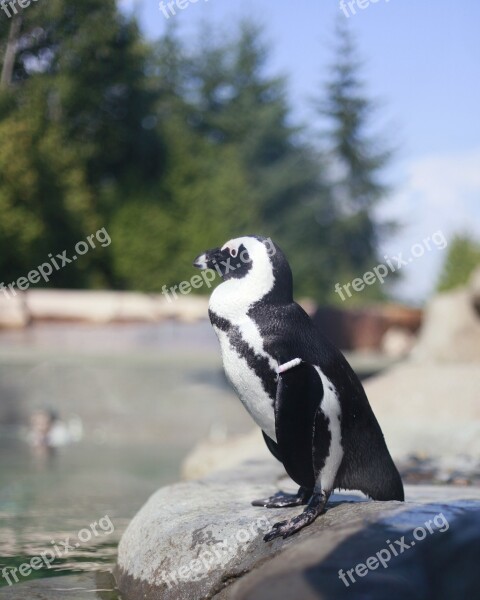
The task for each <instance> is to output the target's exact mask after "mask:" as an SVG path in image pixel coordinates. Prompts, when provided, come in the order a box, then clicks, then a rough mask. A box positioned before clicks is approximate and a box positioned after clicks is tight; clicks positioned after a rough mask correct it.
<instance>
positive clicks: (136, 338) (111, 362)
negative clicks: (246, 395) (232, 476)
mask: <svg viewBox="0 0 480 600" xmlns="http://www.w3.org/2000/svg"><path fill="white" fill-rule="evenodd" d="M39 408H40V409H46V408H48V409H49V410H53V411H55V413H56V414H57V415H58V416H59V418H60V420H61V421H62V422H64V423H66V424H68V423H70V422H73V421H74V422H75V423H76V424H77V429H78V428H80V432H81V434H80V435H79V436H78V437H79V439H78V440H77V441H74V442H73V441H72V443H68V444H66V445H64V446H61V447H58V448H56V449H55V450H54V451H51V450H46V449H45V448H34V447H32V446H31V445H30V444H29V443H28V429H29V423H30V419H31V415H32V412H34V411H36V410H38V409H39ZM251 426H252V424H251V421H250V419H249V417H248V415H247V414H246V413H245V411H244V410H243V408H242V407H241V405H240V403H239V402H238V400H237V399H236V398H235V397H234V395H233V393H232V392H231V390H230V389H229V388H228V386H227V385H226V382H225V380H224V378H223V375H222V372H221V366H220V359H219V354H218V350H217V347H216V340H215V339H214V338H213V337H212V333H211V330H210V328H209V326H208V324H207V323H204V324H197V325H179V324H172V323H167V324H164V325H148V326H143V325H141V326H140V325H139V326H110V327H87V326H77V325H75V326H73V325H68V324H64V325H58V324H57V325H42V326H38V327H35V328H33V329H29V330H26V331H21V332H3V333H2V334H0V588H1V589H0V597H1V598H17V597H22V593H20V590H23V589H24V588H23V587H22V585H25V584H26V585H27V586H28V585H29V587H28V590H29V591H28V592H25V593H26V594H27V595H31V594H32V593H35V594H37V592H38V594H39V596H38V597H41V598H44V597H45V598H49V597H52V598H53V597H55V598H57V596H56V595H55V594H56V593H60V596H59V597H62V595H61V594H62V593H61V592H58V591H57V592H55V590H58V589H59V586H58V583H57V582H59V581H61V580H59V579H57V578H58V577H59V576H66V575H70V576H71V575H75V574H76V575H77V576H80V580H79V581H80V585H79V587H78V589H77V588H74V589H76V590H77V591H76V592H75V594H76V595H75V598H82V599H83V598H85V599H86V598H89V599H90V600H91V599H92V597H95V596H94V595H92V593H91V591H87V588H88V589H89V590H91V589H92V585H94V588H93V589H103V590H109V589H113V587H114V582H113V581H112V580H111V579H109V578H108V575H107V572H108V570H109V569H110V568H111V567H112V566H113V565H114V563H115V557H116V549H117V546H118V542H119V540H120V537H121V535H122V533H123V531H124V530H125V527H126V526H127V523H128V522H129V520H130V519H131V518H132V517H133V515H134V514H135V513H136V511H137V510H138V509H139V508H140V507H141V505H142V504H143V503H144V502H145V501H146V500H147V498H148V497H149V495H150V494H152V493H153V492H154V491H155V490H156V489H158V488H159V487H161V486H163V485H166V484H168V483H171V482H174V481H177V480H178V479H179V477H180V465H181V463H182V460H183V458H184V457H185V456H186V455H187V453H188V452H189V450H190V449H191V448H192V446H194V445H195V443H196V442H198V441H199V440H201V439H203V438H205V437H208V436H224V435H227V434H232V433H233V434H234V433H243V432H246V431H248V430H249V429H251ZM35 557H38V560H37V561H34V562H33V563H31V561H32V559H35ZM27 563H30V565H34V566H35V568H31V566H30V568H29V565H28V564H27ZM22 565H23V566H22ZM4 569H6V570H4ZM14 569H16V571H15V570H14ZM3 574H6V575H7V577H4V576H2V575H3ZM82 577H83V578H84V580H85V581H87V582H90V583H89V585H86V586H82V584H81V582H82V581H83V580H82V579H81V578H82ZM85 578H86V579H85ZM17 580H18V581H17ZM62 581H63V580H62ZM75 581H77V580H75ZM28 582H30V584H28ZM92 582H93V583H92ZM9 583H12V584H13V585H12V586H9ZM60 589H62V588H61V586H60ZM82 589H85V593H83V592H82ZM49 590H51V592H50V593H49ZM32 591H33V592H32ZM19 593H20V595H18V594H19ZM41 594H43V595H41ZM65 597H67V596H65ZM68 597H69V598H70V597H71V595H70V594H68ZM96 597H102V598H107V597H108V598H115V597H116V594H115V592H108V591H104V592H98V595H97V596H96Z"/></svg>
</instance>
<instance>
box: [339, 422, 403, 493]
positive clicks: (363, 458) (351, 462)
mask: <svg viewBox="0 0 480 600" xmlns="http://www.w3.org/2000/svg"><path fill="white" fill-rule="evenodd" d="M372 438H373V439H372ZM335 487H336V488H341V489H346V490H360V491H361V492H363V493H364V494H365V495H367V496H369V497H370V498H372V499H373V500H382V501H390V500H398V501H401V502H403V501H404V500H405V493H404V490H403V483H402V479H401V477H400V473H399V472H398V470H397V467H396V466H395V463H394V462H393V460H392V457H391V456H390V453H389V451H388V448H387V445H386V443H385V440H384V438H383V435H382V433H381V432H377V434H376V435H375V436H372V437H371V438H370V439H365V438H359V439H357V440H356V443H355V445H352V446H351V447H350V448H348V447H347V448H346V452H345V454H344V457H343V460H342V464H341V465H340V468H339V470H338V473H337V476H336V478H335Z"/></svg>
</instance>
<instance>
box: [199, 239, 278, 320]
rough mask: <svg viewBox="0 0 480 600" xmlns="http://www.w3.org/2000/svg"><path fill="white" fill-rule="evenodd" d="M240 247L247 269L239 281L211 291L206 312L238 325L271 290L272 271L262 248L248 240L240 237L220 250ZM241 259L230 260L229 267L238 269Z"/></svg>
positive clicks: (267, 256)
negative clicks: (250, 309) (247, 261)
mask: <svg viewBox="0 0 480 600" xmlns="http://www.w3.org/2000/svg"><path fill="white" fill-rule="evenodd" d="M242 244H243V246H245V248H246V249H247V252H248V255H249V257H250V260H251V261H252V266H251V269H250V270H249V271H248V273H247V274H246V275H245V277H241V278H238V279H236V278H234V277H233V278H232V279H228V280H227V281H224V282H223V283H221V284H220V285H219V286H218V287H217V288H215V290H214V291H213V293H212V295H211V297H210V308H211V309H212V310H213V311H214V312H215V313H216V314H217V315H219V316H221V317H223V318H225V319H228V320H229V321H231V322H238V321H239V320H241V319H242V318H243V317H245V316H246V314H247V311H248V309H249V308H250V307H251V306H252V304H254V303H255V302H258V300H261V299H262V298H263V297H264V296H265V295H266V294H268V292H269V291H270V290H271V289H272V288H273V284H274V276H273V267H272V263H271V262H270V257H269V255H268V251H267V248H266V246H264V244H262V242H260V241H259V240H257V239H255V238H252V237H241V238H237V239H235V240H230V241H228V242H227V243H226V244H225V245H224V246H223V248H227V247H228V248H229V249H230V251H231V250H232V249H235V250H236V251H237V252H238V251H239V248H240V246H241V245H242ZM241 262H242V256H241V253H240V255H238V256H237V259H231V264H232V266H233V267H237V266H239V265H241Z"/></svg>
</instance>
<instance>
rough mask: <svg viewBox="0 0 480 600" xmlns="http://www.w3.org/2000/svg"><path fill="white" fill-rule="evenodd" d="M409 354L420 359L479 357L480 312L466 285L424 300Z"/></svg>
mask: <svg viewBox="0 0 480 600" xmlns="http://www.w3.org/2000/svg"><path fill="white" fill-rule="evenodd" d="M412 358H413V359H414V360H417V361H421V362H438V363H464V362H477V363H478V362H479V361H480V316H479V314H478V313H477V311H476V310H475V307H474V302H473V299H472V293H471V292H470V291H468V290H467V289H466V288H465V289H463V288H461V289H459V290H454V291H452V292H446V293H443V294H438V295H437V296H435V297H434V298H433V299H432V300H431V301H430V302H429V304H428V306H427V308H426V310H425V314H424V320H423V325H422V329H421V331H420V336H419V341H418V344H417V345H416V346H415V348H414V349H413V351H412Z"/></svg>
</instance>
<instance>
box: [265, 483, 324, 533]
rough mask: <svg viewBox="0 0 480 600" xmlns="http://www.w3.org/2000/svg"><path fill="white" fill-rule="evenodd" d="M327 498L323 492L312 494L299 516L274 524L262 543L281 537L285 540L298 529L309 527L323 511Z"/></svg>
mask: <svg viewBox="0 0 480 600" xmlns="http://www.w3.org/2000/svg"><path fill="white" fill-rule="evenodd" d="M328 496H329V494H325V493H324V492H322V493H315V494H313V496H312V497H311V498H310V501H309V503H308V506H307V507H306V508H305V510H304V511H303V512H302V513H301V514H299V515H297V516H296V517H293V518H292V519H287V520H286V521H280V522H279V523H275V525H274V526H273V527H272V529H271V531H269V532H268V533H267V534H266V535H265V536H264V538H263V539H264V541H265V542H271V541H272V540H274V539H275V538H278V537H283V539H285V538H287V537H290V536H291V535H293V534H294V533H297V531H300V529H303V528H304V527H306V526H307V525H310V523H313V521H315V519H316V518H317V517H318V516H319V515H320V514H322V512H323V511H324V510H325V505H326V504H327V501H328Z"/></svg>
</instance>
